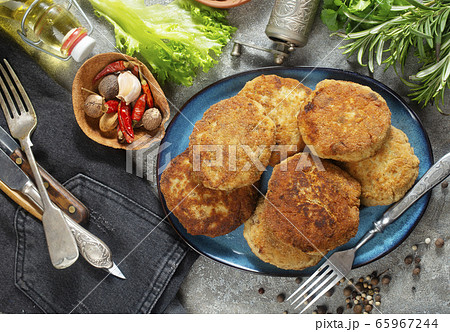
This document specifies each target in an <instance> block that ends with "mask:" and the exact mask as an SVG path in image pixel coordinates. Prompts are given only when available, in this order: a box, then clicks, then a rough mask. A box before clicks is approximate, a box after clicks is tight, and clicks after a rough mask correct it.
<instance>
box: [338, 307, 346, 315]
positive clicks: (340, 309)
mask: <svg viewBox="0 0 450 332" xmlns="http://www.w3.org/2000/svg"><path fill="white" fill-rule="evenodd" d="M343 312H344V307H339V308H337V309H336V313H338V314H342V313H343Z"/></svg>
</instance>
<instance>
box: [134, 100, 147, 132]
mask: <svg viewBox="0 0 450 332" xmlns="http://www.w3.org/2000/svg"><path fill="white" fill-rule="evenodd" d="M146 98H147V96H146V95H145V93H144V94H143V95H142V96H140V97H139V98H138V100H137V101H136V103H135V104H134V108H133V114H132V115H131V120H132V121H133V127H134V126H136V123H138V122H139V121H141V119H142V116H143V115H144V112H145V104H146V101H145V100H146Z"/></svg>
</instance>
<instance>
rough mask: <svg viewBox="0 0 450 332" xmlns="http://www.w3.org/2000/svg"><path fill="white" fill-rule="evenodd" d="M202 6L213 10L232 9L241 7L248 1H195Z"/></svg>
mask: <svg viewBox="0 0 450 332" xmlns="http://www.w3.org/2000/svg"><path fill="white" fill-rule="evenodd" d="M196 1H198V2H200V3H202V4H204V5H207V6H210V7H214V8H232V7H237V6H240V5H243V4H244V3H247V2H249V1H250V0H196Z"/></svg>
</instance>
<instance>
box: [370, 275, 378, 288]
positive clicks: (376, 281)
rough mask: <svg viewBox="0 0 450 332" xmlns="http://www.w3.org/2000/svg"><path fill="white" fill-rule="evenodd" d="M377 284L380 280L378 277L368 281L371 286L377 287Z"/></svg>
mask: <svg viewBox="0 0 450 332" xmlns="http://www.w3.org/2000/svg"><path fill="white" fill-rule="evenodd" d="M379 282H380V279H379V278H378V277H373V278H372V279H370V284H371V285H372V286H376V285H378V283H379Z"/></svg>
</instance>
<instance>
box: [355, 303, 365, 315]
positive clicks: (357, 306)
mask: <svg viewBox="0 0 450 332" xmlns="http://www.w3.org/2000/svg"><path fill="white" fill-rule="evenodd" d="M362 309H363V307H362V305H361V304H357V305H355V306H354V307H353V312H354V313H355V314H360V313H361V312H362Z"/></svg>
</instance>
